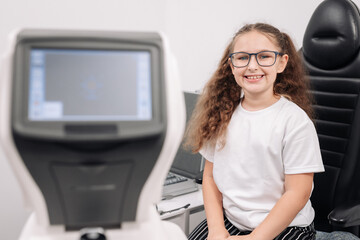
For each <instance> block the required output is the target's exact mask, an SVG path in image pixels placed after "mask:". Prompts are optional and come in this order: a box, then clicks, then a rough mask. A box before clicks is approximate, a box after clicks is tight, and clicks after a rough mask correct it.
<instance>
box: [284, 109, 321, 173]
mask: <svg viewBox="0 0 360 240" xmlns="http://www.w3.org/2000/svg"><path fill="white" fill-rule="evenodd" d="M283 161H284V170H285V174H299V173H311V172H323V171H324V165H323V162H322V158H321V152H320V146H319V139H318V136H317V133H316V130H315V126H314V124H313V122H312V121H311V120H310V119H309V118H308V117H307V116H306V118H305V117H302V118H300V119H296V120H295V121H289V124H288V125H287V129H286V134H285V137H284V140H283Z"/></svg>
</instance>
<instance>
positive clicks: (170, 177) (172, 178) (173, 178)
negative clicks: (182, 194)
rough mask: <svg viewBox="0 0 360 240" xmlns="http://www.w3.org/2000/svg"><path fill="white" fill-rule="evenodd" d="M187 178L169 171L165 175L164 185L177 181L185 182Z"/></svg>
mask: <svg viewBox="0 0 360 240" xmlns="http://www.w3.org/2000/svg"><path fill="white" fill-rule="evenodd" d="M187 180H188V179H187V178H186V177H182V176H179V175H175V174H173V173H170V172H169V173H168V175H167V176H166V179H165V182H164V186H167V185H171V184H175V183H179V182H185V181H187Z"/></svg>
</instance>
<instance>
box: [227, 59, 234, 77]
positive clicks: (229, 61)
mask: <svg viewBox="0 0 360 240" xmlns="http://www.w3.org/2000/svg"><path fill="white" fill-rule="evenodd" d="M228 63H229V65H230V67H231V72H232V73H233V74H234V66H233V65H232V63H231V59H230V58H228Z"/></svg>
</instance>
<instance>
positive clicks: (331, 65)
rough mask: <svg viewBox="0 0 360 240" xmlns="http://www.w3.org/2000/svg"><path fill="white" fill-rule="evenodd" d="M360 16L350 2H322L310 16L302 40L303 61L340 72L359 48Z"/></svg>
mask: <svg viewBox="0 0 360 240" xmlns="http://www.w3.org/2000/svg"><path fill="white" fill-rule="evenodd" d="M359 30H360V13H359V9H358V8H357V6H356V5H355V4H354V3H353V2H351V1H350V0H325V1H323V2H322V3H321V4H320V5H319V6H318V7H317V8H316V10H315V12H314V13H313V15H312V17H311V19H310V22H309V24H308V26H307V28H306V31H305V36H304V40H303V54H304V57H305V59H306V60H307V61H308V62H309V63H311V64H312V65H313V66H315V67H318V68H320V69H325V70H332V69H338V68H341V67H343V66H345V65H347V64H349V63H350V62H351V61H352V60H354V58H355V56H356V55H357V54H358V51H359V48H360V36H359Z"/></svg>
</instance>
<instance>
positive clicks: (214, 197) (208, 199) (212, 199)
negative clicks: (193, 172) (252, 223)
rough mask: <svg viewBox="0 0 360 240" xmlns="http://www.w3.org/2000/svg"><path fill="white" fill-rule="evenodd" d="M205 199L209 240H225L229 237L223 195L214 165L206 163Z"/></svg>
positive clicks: (204, 176)
mask: <svg viewBox="0 0 360 240" xmlns="http://www.w3.org/2000/svg"><path fill="white" fill-rule="evenodd" d="M202 188H203V197H204V208H205V213H206V219H207V224H208V229H209V233H208V238H207V239H208V240H218V239H219V240H220V239H221V240H224V239H226V238H227V237H229V236H230V235H229V233H228V231H227V230H226V228H225V224H224V214H223V206H222V194H221V193H220V191H219V189H218V188H217V186H216V184H215V182H214V178H213V163H212V162H209V161H207V160H206V161H205V167H204V174H203V181H202Z"/></svg>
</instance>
